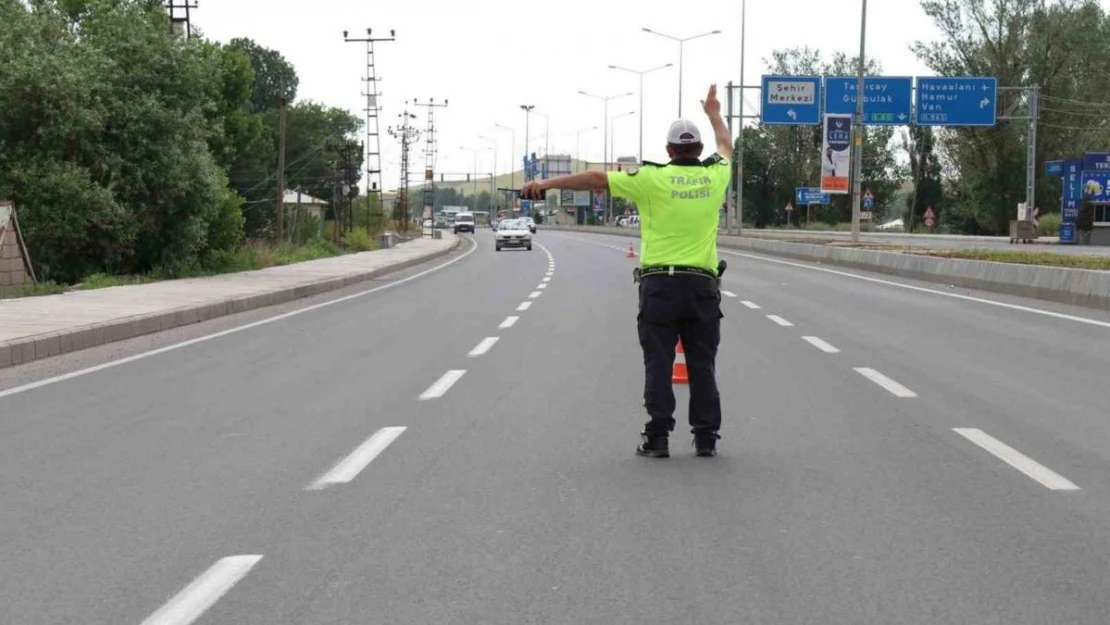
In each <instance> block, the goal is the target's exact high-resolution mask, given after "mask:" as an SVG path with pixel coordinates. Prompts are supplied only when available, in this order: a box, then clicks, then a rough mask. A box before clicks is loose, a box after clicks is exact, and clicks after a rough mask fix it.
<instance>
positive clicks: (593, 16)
mask: <svg viewBox="0 0 1110 625" xmlns="http://www.w3.org/2000/svg"><path fill="white" fill-rule="evenodd" d="M747 4H748V6H747V20H748V27H747V34H746V38H747V41H746V60H745V66H746V67H745V82H746V83H747V84H749V85H758V84H759V77H760V75H761V74H763V73H765V70H766V62H765V60H766V59H767V58H769V57H770V55H771V52H772V51H773V50H776V49H780V48H787V47H795V46H804V45H809V46H811V47H814V48H817V49H820V50H821V51H822V52H823V53H825V54H826V55H831V53H832V52H834V51H836V50H843V51H845V52H847V53H849V54H855V53H856V52H858V49H859V27H860V2H859V0H748V3H747ZM525 6H528V7H529V10H528V12H527V14H526V13H525V11H524V10H523V7H525ZM278 7H280V8H278ZM545 7H546V11H545ZM193 15H194V24H195V25H196V26H198V27H199V28H200V29H202V31H203V33H204V35H205V36H207V37H209V38H211V39H215V40H218V41H225V42H226V41H228V40H230V39H231V38H233V37H239V36H245V37H250V38H252V39H254V40H255V41H257V42H259V43H260V44H261V45H264V46H267V47H270V48H275V49H277V50H279V51H280V52H281V53H282V54H283V55H284V56H285V58H286V59H287V60H288V61H289V62H291V63H292V64H293V65H294V66H295V67H296V69H297V73H298V75H299V76H300V90H299V93H298V98H299V99H312V100H317V101H321V102H324V103H326V104H329V105H332V106H339V107H343V108H346V109H349V110H350V111H352V112H353V113H355V114H357V115H359V116H361V115H362V112H361V110H362V109H363V108H364V100H363V98H362V97H361V96H360V93H361V91H362V89H363V82H362V81H360V77H362V76H364V74H365V52H364V48H363V45H364V44H356V43H344V41H343V35H342V31H343V30H345V29H346V30H349V31H351V34H352V36H362V35H363V34H364V33H365V29H366V28H367V27H371V28H373V29H374V35H375V36H377V35H382V36H386V35H387V34H388V31H389V30H390V29H395V30H396V31H397V35H396V36H397V41H395V42H390V43H380V44H377V48H376V50H377V55H376V56H377V67H378V75H379V77H380V78H381V79H382V82H381V83H380V90H381V93H382V99H381V104H382V106H383V107H384V109H385V110H384V111H383V112H382V114H381V115H382V117H381V122H382V131H383V133H384V132H385V130H386V127H387V126H389V125H392V124H396V123H397V122H398V121H399V120H398V115H399V114H400V112H401V110H402V109H403V107H404V103H405V100H411V99H414V98H416V99H419V100H421V101H427V99H428V98H430V97H434V98H436V100H437V101H442V100H443V99H444V98H446V99H448V100H449V101H450V104H449V107H448V108H447V109H438V110H437V122H438V123H437V125H438V127H439V139H440V141H439V145H440V158H439V166H438V167H437V170H438V171H444V172H456V173H460V172H461V173H465V172H469V171H471V170H472V169H473V167H474V166H473V160H474V154H473V153H472V152H467V151H465V150H462V149H461V147H462V146H465V147H471V148H483V147H492V145H493V142H492V141H483V140H482V139H480V138H479V137H480V136H486V137H490V138H492V139H495V140H496V142H497V145H498V155H497V156H498V165H497V170H498V171H499V172H507V171H509V170H510V161H509V156H510V153H509V149H510V145H511V144H512V142H511V141H510V133H508V132H506V131H502V130H498V129H497V128H495V126H494V124H497V123H500V124H502V125H504V126H508V127H511V128H514V129H516V145H515V147H514V149H513V152H514V156H515V159H516V160H515V163H514V165H516V167H517V168H519V163H520V157H521V154H522V151H523V149H524V140H525V137H524V135H525V133H524V125H525V114H524V112H523V111H522V110H521V109H520V105H521V104H533V105H535V107H536V109H535V111H536V112H537V113H539V112H543V113H546V114H548V115H549V116H550V120H551V121H550V125H551V129H550V134H551V136H550V150H551V152H552V153H553V154H554V153H566V154H572V155H573V154H574V152H575V149H576V146H575V138H576V133H577V131H579V130H582V129H586V128H590V127H592V126H599V127H600V126H602V124H603V122H604V117H603V104H602V103H601V102H600V101H597V100H594V99H591V98H587V97H584V96H581V95H578V91H579V90H580V89H582V90H586V91H589V92H592V93H596V94H599V95H614V94H619V93H625V92H630V91H631V92H633V95H632V96H631V97H625V98H621V99H617V100H614V101H612V102H611V103H610V105H609V114H610V117H615V116H617V115H619V114H622V113H629V112H634V111H638V110H639V99H638V91H639V88H638V81H639V79H638V77H637V76H636V75H634V74H629V73H624V72H619V71H615V70H611V69H608V65H610V64H615V65H623V66H626V67H631V68H633V69H648V68H652V67H656V66H659V65H664V64H666V63H674V64H675V66H674V67H673V68H669V69H664V70H660V71H658V72H655V73H653V74H649V75H647V76H645V79H644V158H645V159H647V160H665V159H666V152H665V150H664V144H665V139H664V136H665V132H666V128H667V126H668V125H669V124H670V122H671V121H673V120H674V119H675V118H676V117H677V116H678V82H679V81H678V44H677V43H675V42H673V41H670V40H667V39H664V38H662V37H659V36H656V35H652V34H648V33H645V32H642V30H641V29H642V28H643V27H648V28H651V29H653V30H657V31H660V32H664V33H667V34H669V35H673V36H676V37H687V36H692V35H697V34H700V33H703V32H707V31H711V30H714V29H717V30H720V31H722V32H721V34H719V35H713V36H709V37H704V38H700V39H697V40H694V41H690V42H688V43H686V44H685V63H684V80H683V84H684V87H683V92H682V107H683V109H682V114H683V117H686V118H689V119H691V120H693V121H694V122H695V123H697V124H698V126H699V128H701V129H702V132H703V133H705V134H708V133H709V132H710V128H709V125H708V123H707V122H706V120H705V117H704V114H703V113H702V111H701V108H700V104H699V100H701V99H702V98H703V97H704V95H705V91H706V88H707V87H708V85H709V84H710V83H711V82H717V83H718V84H719V85H722V86H723V85H724V84H726V83H727V82H729V81H730V80H731V81H734V82H735V83H737V84H739V81H740V51H741V45H740V44H741V20H740V0H697V1H696V2H663V1H660V0H638V1H632V0H626V1H621V2H617V1H613V0H593V1H585V0H561V1H559V2H546V3H544V2H536V3H524V2H519V1H515V2H514V1H509V0H482V1H480V2H460V1H458V0H425V1H424V2H415V1H411V2H409V1H403V0H392V1H389V2H384V1H382V0H375V1H371V2H367V1H365V0H361V1H356V0H316V1H313V2H308V1H303V0H302V1H298V2H280V3H278V2H274V1H273V0H211V1H206V0H202V1H201V3H200V8H199V9H198V10H197V11H196V12H194V14H193ZM936 37H937V32H936V31H935V29H934V28H933V26H932V24H931V22H930V21H929V20H928V19H927V18H926V17H925V14H924V13H923V12H922V10H921V8H920V5H919V2H918V0H872V2H870V4H869V6H868V20H867V48H868V56H872V55H877V56H878V58H879V60H880V61H881V63H882V65H883V68H884V70H885V71H884V73H886V74H888V75H903V76H905V75H909V76H915V75H930V74H931V72H929V71H928V70H927V69H926V68H925V67H924V65H923V64H922V63H921V62H919V61H918V60H917V58H916V57H915V56H914V55H913V53H912V52H910V50H909V45H910V43H911V42H912V41H914V40H915V39H927V40H928V39H934V38H936ZM749 94H750V95H749V102H750V103H751V107H750V108H749V112H751V113H756V112H758V105H759V103H758V99H757V98H756V97H755V96H756V95H757V92H754V91H752V92H749ZM721 99H722V101H724V94H723V90H722V93H721ZM414 110H415V111H416V112H417V114H418V115H419V119H418V120H416V121H415V123H416V124H417V125H418V126H419V127H420V128H421V129H423V127H424V125H425V120H426V118H425V109H414ZM545 124H546V122H545V120H544V119H543V118H542V117H539V116H537V115H536V114H533V115H532V117H531V133H530V147H531V149H532V150H534V151H536V152H537V153H540V154H542V151H543V147H544V142H543V141H544V140H543V137H542V135H543V134H544V130H545ZM612 127H613V128H614V143H615V146H616V154H617V156H622V155H629V156H635V155H636V154H637V150H638V145H639V127H638V116H637V115H625V116H624V117H621V118H620V119H618V120H616V121H615V122H614V124H613V125H612ZM581 137H582V143H581V155H582V157H583V158H588V159H589V160H593V161H600V160H601V158H602V132H601V130H596V131H591V132H585V133H582V135H581ZM421 148H422V146H418V147H417V149H415V150H414V151H413V153H412V157H413V159H414V165H415V166H414V168H413V171H414V172H419V171H420V170H421V169H422V167H423V156H422V154H421ZM382 151H383V161H384V169H385V174H384V176H385V178H384V186H385V188H386V189H393V188H396V186H397V184H398V182H399V154H400V148H399V144H398V142H396V141H395V140H393V139H392V138H390V137H388V136H384V137H383V141H382ZM478 159H479V167H478V169H479V171H482V172H488V171H489V169H490V167H491V165H492V163H493V153H492V151H488V152H483V153H480V154H479V156H478ZM418 177H419V176H418V175H414V177H413V180H414V181H415V180H417V179H418Z"/></svg>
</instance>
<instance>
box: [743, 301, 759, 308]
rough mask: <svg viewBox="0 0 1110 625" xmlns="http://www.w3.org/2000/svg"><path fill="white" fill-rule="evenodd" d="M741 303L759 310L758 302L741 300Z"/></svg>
mask: <svg viewBox="0 0 1110 625" xmlns="http://www.w3.org/2000/svg"><path fill="white" fill-rule="evenodd" d="M740 303H741V304H743V305H745V306H747V307H748V308H751V309H752V310H759V304H756V303H754V302H749V301H748V300H741V301H740Z"/></svg>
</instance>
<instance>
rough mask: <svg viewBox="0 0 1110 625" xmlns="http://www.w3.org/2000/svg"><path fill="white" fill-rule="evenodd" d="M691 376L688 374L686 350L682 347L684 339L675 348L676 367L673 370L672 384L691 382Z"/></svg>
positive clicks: (679, 340)
mask: <svg viewBox="0 0 1110 625" xmlns="http://www.w3.org/2000/svg"><path fill="white" fill-rule="evenodd" d="M689 383H690V378H689V377H688V376H687V375H686V352H685V351H683V349H682V339H678V345H676V346H675V349H674V368H673V369H672V370H671V384H689Z"/></svg>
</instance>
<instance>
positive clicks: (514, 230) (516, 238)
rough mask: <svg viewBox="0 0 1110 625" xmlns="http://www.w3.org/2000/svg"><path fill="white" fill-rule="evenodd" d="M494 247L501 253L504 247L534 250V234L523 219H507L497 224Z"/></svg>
mask: <svg viewBox="0 0 1110 625" xmlns="http://www.w3.org/2000/svg"><path fill="white" fill-rule="evenodd" d="M494 237H495V238H494V247H495V248H497V251H498V252H500V251H501V248H503V247H523V248H525V249H527V250H529V251H531V249H532V232H531V231H530V230H529V229H528V224H527V222H525V221H524V220H523V219H506V220H504V221H502V222H500V223H499V224H497V234H496V235H494Z"/></svg>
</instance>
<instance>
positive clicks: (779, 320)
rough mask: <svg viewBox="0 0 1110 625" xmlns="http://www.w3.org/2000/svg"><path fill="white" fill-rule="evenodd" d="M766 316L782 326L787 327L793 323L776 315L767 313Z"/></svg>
mask: <svg viewBox="0 0 1110 625" xmlns="http://www.w3.org/2000/svg"><path fill="white" fill-rule="evenodd" d="M767 318H768V319H770V320H771V321H774V322H775V323H777V324H779V325H780V326H782V327H784V328H789V327H791V326H793V325H794V324H792V323H790V322H789V321H787V320H786V319H783V318H782V317H780V316H778V315H767Z"/></svg>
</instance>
